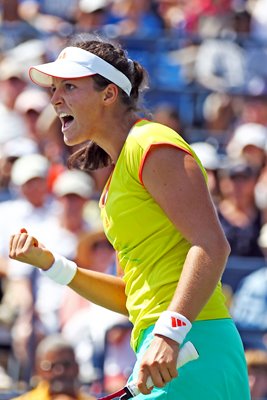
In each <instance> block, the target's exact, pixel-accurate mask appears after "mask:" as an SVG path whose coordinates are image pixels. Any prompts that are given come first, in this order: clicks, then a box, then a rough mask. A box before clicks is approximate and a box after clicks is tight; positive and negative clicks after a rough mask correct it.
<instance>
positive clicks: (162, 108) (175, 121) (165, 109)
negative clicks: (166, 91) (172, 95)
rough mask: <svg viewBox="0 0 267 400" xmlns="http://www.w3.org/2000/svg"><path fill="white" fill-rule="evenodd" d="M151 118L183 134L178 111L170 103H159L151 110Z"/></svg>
mask: <svg viewBox="0 0 267 400" xmlns="http://www.w3.org/2000/svg"><path fill="white" fill-rule="evenodd" d="M153 120H154V121H155V122H158V123H160V124H165V125H166V126H168V127H169V128H171V129H173V130H175V131H176V132H178V133H179V134H180V135H182V136H183V129H182V123H181V118H180V115H179V111H178V110H177V108H175V107H174V106H173V105H172V104H168V103H160V104H158V105H157V106H156V107H155V109H154V111H153Z"/></svg>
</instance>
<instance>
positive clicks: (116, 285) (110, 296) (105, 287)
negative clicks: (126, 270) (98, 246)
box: [68, 268, 128, 316]
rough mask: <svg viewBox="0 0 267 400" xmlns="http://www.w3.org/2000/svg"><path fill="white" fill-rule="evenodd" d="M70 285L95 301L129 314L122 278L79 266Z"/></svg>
mask: <svg viewBox="0 0 267 400" xmlns="http://www.w3.org/2000/svg"><path fill="white" fill-rule="evenodd" d="M68 286H69V287H70V288H72V289H73V290H75V292H77V293H78V294H80V295H81V296H82V297H85V298H86V299H88V300H90V301H92V302H93V303H96V304H98V305H100V306H102V307H105V308H108V309H110V310H112V311H116V312H118V313H120V314H124V315H127V316H128V311H127V309H126V295H125V283H124V282H123V280H122V279H121V278H119V277H116V276H112V275H108V274H103V273H101V272H96V271H92V270H85V269H82V268H78V271H77V273H76V275H75V276H74V278H73V280H72V281H71V282H70V283H69V285H68Z"/></svg>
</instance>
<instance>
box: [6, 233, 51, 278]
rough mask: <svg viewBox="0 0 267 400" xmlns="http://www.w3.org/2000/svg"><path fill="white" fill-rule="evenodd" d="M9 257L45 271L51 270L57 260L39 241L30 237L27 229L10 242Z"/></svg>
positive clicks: (14, 236) (13, 236)
mask: <svg viewBox="0 0 267 400" xmlns="http://www.w3.org/2000/svg"><path fill="white" fill-rule="evenodd" d="M9 257H10V258H12V259H13V260H17V261H21V262H24V263H26V264H31V265H33V266H34V267H38V268H40V269H42V270H43V271H46V270H47V269H49V268H50V267H51V266H52V264H53V263H54V261H55V259H54V256H53V254H52V253H51V251H49V250H48V249H46V248H45V246H44V245H42V244H41V243H39V242H38V240H37V239H36V238H35V237H33V236H30V235H29V234H28V232H27V230H26V229H24V228H22V229H21V230H20V233H17V234H15V235H12V236H11V238H10V242H9Z"/></svg>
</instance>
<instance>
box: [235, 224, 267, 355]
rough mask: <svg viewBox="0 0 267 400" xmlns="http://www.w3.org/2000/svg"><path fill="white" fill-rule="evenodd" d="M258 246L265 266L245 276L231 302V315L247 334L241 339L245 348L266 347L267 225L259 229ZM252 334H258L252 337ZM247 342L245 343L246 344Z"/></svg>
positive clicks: (240, 328)
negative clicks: (262, 254) (248, 346)
mask: <svg viewBox="0 0 267 400" xmlns="http://www.w3.org/2000/svg"><path fill="white" fill-rule="evenodd" d="M259 245H260V246H261V248H262V250H263V253H264V255H265V265H264V261H263V265H264V266H263V267H262V268H259V269H257V270H256V271H255V272H252V273H251V274H249V275H248V276H246V277H245V278H244V279H243V280H242V281H241V282H240V284H239V286H238V288H237V290H236V292H235V294H234V297H233V302H232V307H231V314H232V316H233V318H234V320H235V322H236V324H237V326H238V328H239V330H240V331H241V336H242V331H244V333H245V332H248V338H247V339H246V338H245V337H243V341H244V344H245V346H247V345H248V343H247V342H249V344H250V347H252V346H253V347H255V346H258V347H267V343H266V341H265V339H264V338H265V336H264V335H265V333H266V331H267V264H266V260H267V225H264V226H263V227H262V229H261V233H260V236H259ZM249 332H251V334H249ZM253 332H255V333H256V334H257V332H258V334H257V335H256V336H255V337H254V341H253ZM246 341H247V342H246Z"/></svg>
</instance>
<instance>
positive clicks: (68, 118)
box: [59, 113, 74, 129]
mask: <svg viewBox="0 0 267 400" xmlns="http://www.w3.org/2000/svg"><path fill="white" fill-rule="evenodd" d="M59 117H60V120H61V123H62V127H63V129H67V128H68V127H69V126H70V125H71V124H72V122H73V121H74V117H73V116H72V115H70V114H65V113H64V114H60V116H59Z"/></svg>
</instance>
